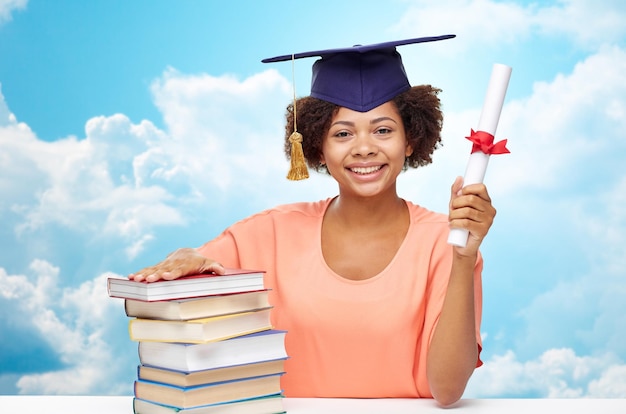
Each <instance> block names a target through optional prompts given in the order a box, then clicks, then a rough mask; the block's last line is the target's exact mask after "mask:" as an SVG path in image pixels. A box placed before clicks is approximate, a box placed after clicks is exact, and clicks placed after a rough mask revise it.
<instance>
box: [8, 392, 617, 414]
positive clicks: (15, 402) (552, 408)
mask: <svg viewBox="0 0 626 414" xmlns="http://www.w3.org/2000/svg"><path fill="white" fill-rule="evenodd" d="M284 406H285V409H286V410H287V412H288V413H289V414H320V413H323V414H332V413H359V414H374V413H376V414H379V413H384V414H396V413H398V414H404V413H420V414H422V413H439V414H445V413H446V411H447V410H445V409H442V408H440V407H439V406H437V404H436V403H435V402H434V401H433V400H415V399H380V400H356V399H334V398H285V402H284ZM450 408H452V409H453V413H454V414H463V413H476V414H478V413H480V414H490V413H494V414H495V413H497V414H502V413H506V414H528V413H532V414H547V413H555V414H561V413H593V414H624V413H626V399H481V400H473V399H469V400H461V401H459V402H458V403H457V404H455V405H453V406H452V407H450ZM132 412H133V409H132V397H128V396H123V397H105V396H76V397H75V396H43V395H42V396H15V395H1V396H0V413H2V414H35V413H36V414H79V413H80V414H87V413H88V414H105V413H106V414H125V413H128V414H131V413H132Z"/></svg>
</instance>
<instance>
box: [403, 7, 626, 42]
mask: <svg viewBox="0 0 626 414" xmlns="http://www.w3.org/2000/svg"><path fill="white" fill-rule="evenodd" d="M624 19H626V6H625V4H624V2H622V1H620V0H611V1H606V2H598V1H595V0H561V1H557V2H554V4H552V5H546V4H545V3H543V4H542V3H530V4H527V5H521V4H519V3H518V2H502V1H490V0H447V1H439V2H437V3H436V4H435V3H433V2H429V1H427V0H421V1H417V2H412V3H411V7H410V8H409V9H408V11H407V12H406V13H405V14H404V16H403V18H402V20H400V21H399V22H398V23H397V25H396V26H395V27H394V28H393V31H394V32H396V33H413V34H415V28H419V30H420V35H432V34H440V33H441V34H443V33H455V34H457V35H458V36H459V39H458V41H455V43H454V44H453V45H451V47H450V49H448V52H454V53H458V52H459V51H460V50H465V51H467V50H473V51H475V50H476V48H477V47H479V48H491V47H496V48H502V47H503V46H505V45H517V44H519V43H520V41H524V40H527V39H529V38H530V37H531V36H532V35H534V34H538V35H540V36H542V37H543V40H545V39H546V38H549V37H553V38H567V39H568V41H570V42H573V43H575V44H577V45H578V46H580V47H584V48H585V49H586V50H594V49H596V48H597V47H599V46H601V45H604V44H619V43H621V42H622V41H623V39H624V36H626V26H625V25H624V23H623V22H624ZM477 45H478V46H477Z"/></svg>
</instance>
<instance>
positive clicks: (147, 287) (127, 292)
mask: <svg viewBox="0 0 626 414" xmlns="http://www.w3.org/2000/svg"><path fill="white" fill-rule="evenodd" d="M264 274H265V272H263V271H259V270H245V269H226V273H225V274H224V275H216V274H215V273H206V274H198V275H191V276H184V277H181V278H178V279H175V280H159V281H157V282H151V283H147V282H145V281H143V282H136V281H134V280H130V279H122V278H115V277H110V278H108V279H107V290H108V292H109V296H110V297H112V298H123V299H135V300H142V301H147V302H151V301H160V300H173V299H186V298H196V297H202V296H211V295H224V294H227V293H242V292H252V291H256V290H263V289H264V286H263V275H264Z"/></svg>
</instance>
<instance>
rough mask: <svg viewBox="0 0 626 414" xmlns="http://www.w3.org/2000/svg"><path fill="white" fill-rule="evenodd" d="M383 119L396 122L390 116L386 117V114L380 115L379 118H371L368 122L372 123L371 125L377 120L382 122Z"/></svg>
mask: <svg viewBox="0 0 626 414" xmlns="http://www.w3.org/2000/svg"><path fill="white" fill-rule="evenodd" d="M383 121H391V122H393V123H394V124H397V122H396V120H395V119H393V118H390V117H388V116H381V117H380V118H374V119H372V120H371V121H370V124H372V125H373V124H377V123H379V122H383Z"/></svg>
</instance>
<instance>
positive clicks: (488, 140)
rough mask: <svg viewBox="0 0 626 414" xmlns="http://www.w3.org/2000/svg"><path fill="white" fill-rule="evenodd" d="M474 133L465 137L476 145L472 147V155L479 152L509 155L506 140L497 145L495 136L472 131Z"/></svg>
mask: <svg viewBox="0 0 626 414" xmlns="http://www.w3.org/2000/svg"><path fill="white" fill-rule="evenodd" d="M471 131H472V133H471V134H470V136H469V137H465V138H467V139H469V140H470V141H472V142H473V143H474V145H472V154H473V153H475V152H478V151H482V152H484V153H485V154H488V155H491V154H509V153H510V152H511V151H509V150H508V149H507V148H506V139H503V140H502V141H498V142H496V143H495V144H494V143H493V139H494V137H493V135H491V134H490V133H488V132H484V131H474V130H473V129H472V130H471Z"/></svg>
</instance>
